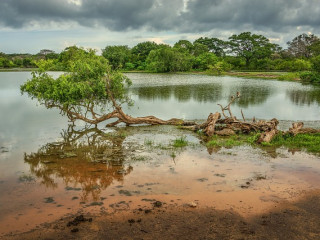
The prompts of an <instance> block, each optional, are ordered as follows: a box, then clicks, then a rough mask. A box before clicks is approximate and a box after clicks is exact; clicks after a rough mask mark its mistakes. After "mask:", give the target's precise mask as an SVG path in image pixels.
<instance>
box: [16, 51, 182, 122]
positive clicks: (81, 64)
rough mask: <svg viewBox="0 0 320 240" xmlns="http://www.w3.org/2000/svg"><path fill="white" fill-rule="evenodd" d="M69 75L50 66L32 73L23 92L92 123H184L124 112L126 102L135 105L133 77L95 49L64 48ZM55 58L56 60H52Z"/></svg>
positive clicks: (74, 119)
mask: <svg viewBox="0 0 320 240" xmlns="http://www.w3.org/2000/svg"><path fill="white" fill-rule="evenodd" d="M71 55H72V60H71V61H69V62H67V64H66V72H67V73H65V74H62V75H60V76H59V77H58V78H57V79H54V78H53V77H52V76H50V75H49V74H48V73H47V72H46V70H47V67H48V66H47V65H45V64H42V65H40V66H39V70H38V71H35V72H33V73H32V79H31V80H29V81H27V82H26V83H25V84H23V85H22V86H21V91H22V93H26V94H28V95H29V96H30V97H32V98H36V99H38V101H39V102H40V103H41V104H43V105H45V106H46V107H47V108H59V109H60V110H61V112H62V114H65V115H67V116H68V118H69V119H70V120H71V121H73V122H74V121H76V120H82V121H85V122H87V123H89V124H98V123H100V122H103V121H106V120H110V119H117V120H115V121H114V122H112V123H109V124H108V126H114V125H117V124H118V123H121V122H124V123H126V124H127V125H131V124H183V123H184V122H183V121H182V120H179V119H170V120H167V121H164V120H161V119H159V118H156V117H154V116H148V117H137V118H135V117H131V116H129V115H127V114H125V113H124V112H123V111H122V108H121V105H122V104H131V100H130V99H129V97H128V95H127V91H126V88H125V86H126V84H128V85H130V83H131V82H130V80H129V79H128V78H127V77H126V76H124V75H123V74H121V73H120V72H118V71H114V70H112V68H111V67H110V65H109V64H108V62H107V60H106V59H105V58H104V57H102V56H97V55H96V54H95V52H94V51H93V50H88V51H86V50H84V49H80V48H76V47H72V48H69V49H67V50H66V51H64V56H71ZM51 61H52V60H51Z"/></svg>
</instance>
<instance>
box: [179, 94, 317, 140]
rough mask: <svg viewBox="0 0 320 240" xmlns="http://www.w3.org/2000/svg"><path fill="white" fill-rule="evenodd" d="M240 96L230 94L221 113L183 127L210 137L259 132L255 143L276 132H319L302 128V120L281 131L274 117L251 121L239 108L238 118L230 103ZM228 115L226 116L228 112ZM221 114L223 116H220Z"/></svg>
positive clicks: (270, 137) (266, 138)
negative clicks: (200, 122) (204, 120)
mask: <svg viewBox="0 0 320 240" xmlns="http://www.w3.org/2000/svg"><path fill="white" fill-rule="evenodd" d="M239 98H240V93H239V92H237V93H236V95H235V96H231V98H230V101H229V103H228V104H227V105H226V106H225V107H223V106H222V105H221V104H218V105H219V106H220V107H221V113H222V114H220V113H219V112H216V113H214V114H213V113H210V114H209V117H208V119H207V121H206V122H204V123H202V124H196V125H191V126H185V127H183V128H184V129H190V130H193V131H199V130H200V131H202V132H203V133H204V134H205V135H206V136H208V137H211V136H213V135H214V134H216V135H220V136H231V135H235V134H239V133H243V134H249V133H252V132H256V133H260V137H259V138H258V140H257V143H262V142H270V141H271V140H272V139H273V137H274V136H275V135H277V134H278V133H282V134H285V133H289V134H291V135H294V136H295V135H297V134H300V133H320V130H317V129H313V128H303V126H304V124H303V123H302V122H298V123H293V124H292V127H291V128H290V129H289V131H287V132H282V131H280V130H278V129H277V126H278V124H279V121H278V120H277V119H275V118H273V119H271V120H269V121H263V120H260V121H256V119H255V118H253V119H252V121H246V120H245V117H244V114H243V111H242V109H241V115H242V121H241V120H238V119H237V118H236V117H235V116H234V115H233V114H232V111H231V104H232V103H233V102H234V101H236V100H237V99H239ZM226 112H227V113H228V114H229V116H228V114H227V113H226ZM221 115H222V116H223V117H224V118H221Z"/></svg>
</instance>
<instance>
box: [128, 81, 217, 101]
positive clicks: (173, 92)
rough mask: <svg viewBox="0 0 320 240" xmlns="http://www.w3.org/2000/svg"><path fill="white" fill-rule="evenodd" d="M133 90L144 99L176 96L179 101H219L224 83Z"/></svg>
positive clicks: (164, 98) (161, 98) (162, 98)
mask: <svg viewBox="0 0 320 240" xmlns="http://www.w3.org/2000/svg"><path fill="white" fill-rule="evenodd" d="M131 91H132V93H134V94H136V95H138V96H139V98H140V99H144V100H155V99H160V100H168V99H170V98H171V97H174V98H175V99H176V100H177V101H178V102H187V101H189V100H191V99H192V100H196V101H198V102H217V101H219V100H221V99H222V85H221V84H217V83H212V84H194V85H172V86H156V87H139V88H133V89H131Z"/></svg>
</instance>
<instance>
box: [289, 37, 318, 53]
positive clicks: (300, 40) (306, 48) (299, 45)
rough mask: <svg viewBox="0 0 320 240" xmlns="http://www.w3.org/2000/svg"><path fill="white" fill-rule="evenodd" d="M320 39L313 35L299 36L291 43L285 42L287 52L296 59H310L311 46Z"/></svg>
mask: <svg viewBox="0 0 320 240" xmlns="http://www.w3.org/2000/svg"><path fill="white" fill-rule="evenodd" d="M319 40H320V39H319V38H318V37H317V36H315V35H313V34H305V33H303V34H300V35H299V36H297V37H295V38H294V39H293V40H292V41H289V42H287V44H288V46H289V47H288V52H289V53H290V54H291V55H292V56H294V57H298V58H310V57H311V56H312V47H311V46H312V45H313V44H314V43H316V42H318V41H319Z"/></svg>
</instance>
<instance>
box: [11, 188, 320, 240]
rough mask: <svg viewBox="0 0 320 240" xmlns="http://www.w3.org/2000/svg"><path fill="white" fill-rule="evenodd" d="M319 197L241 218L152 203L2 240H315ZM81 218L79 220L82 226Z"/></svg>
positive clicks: (46, 226) (319, 221)
mask: <svg viewBox="0 0 320 240" xmlns="http://www.w3.org/2000/svg"><path fill="white" fill-rule="evenodd" d="M319 202H320V192H319V191H314V192H310V193H308V194H307V195H306V196H305V197H303V198H302V199H300V200H299V201H296V202H286V203H280V204H275V206H274V207H273V208H272V210H270V211H266V212H265V213H260V214H255V215H252V216H251V217H243V216H241V215H240V214H238V213H237V212H236V211H233V210H217V209H214V208H212V207H199V206H196V207H194V206H191V205H180V206H177V205H176V204H175V203H173V202H171V201H170V202H168V203H166V202H161V204H159V203H160V202H157V203H158V204H155V202H150V204H146V205H145V206H143V207H141V208H137V209H133V210H127V211H121V212H116V213H112V214H99V215H93V214H87V215H85V217H83V218H81V215H79V214H78V215H77V218H78V219H80V221H76V216H71V217H67V218H63V219H60V220H58V221H55V222H52V223H46V224H43V225H42V226H41V227H40V228H39V229H36V230H33V231H30V232H27V233H24V234H19V235H16V236H7V237H6V239H294V240H295V239H297V240H301V239H314V240H316V239H319V237H320V229H319V225H320V205H319ZM81 219H83V220H82V221H81Z"/></svg>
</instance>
